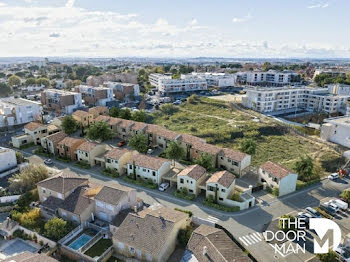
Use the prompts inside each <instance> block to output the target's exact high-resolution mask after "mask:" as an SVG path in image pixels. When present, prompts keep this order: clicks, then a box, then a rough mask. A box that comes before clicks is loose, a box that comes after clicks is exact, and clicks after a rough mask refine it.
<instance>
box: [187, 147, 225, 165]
mask: <svg viewBox="0 0 350 262" xmlns="http://www.w3.org/2000/svg"><path fill="white" fill-rule="evenodd" d="M221 150H222V149H221V148H220V147H217V146H214V145H211V144H207V143H194V144H193V145H192V147H191V158H192V159H198V158H200V157H201V155H203V154H208V155H210V156H211V159H212V166H213V167H214V168H215V167H217V166H218V155H219V153H220V152H221Z"/></svg>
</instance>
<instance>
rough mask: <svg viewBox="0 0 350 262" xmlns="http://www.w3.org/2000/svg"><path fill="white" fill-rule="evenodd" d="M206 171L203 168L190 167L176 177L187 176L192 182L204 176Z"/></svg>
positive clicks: (197, 166)
mask: <svg viewBox="0 0 350 262" xmlns="http://www.w3.org/2000/svg"><path fill="white" fill-rule="evenodd" d="M205 173H206V170H205V168H204V167H201V166H200V165H191V166H188V167H186V168H185V169H184V170H182V171H181V172H180V173H179V174H178V176H189V177H190V178H193V179H194V180H198V179H200V178H201V177H203V176H205Z"/></svg>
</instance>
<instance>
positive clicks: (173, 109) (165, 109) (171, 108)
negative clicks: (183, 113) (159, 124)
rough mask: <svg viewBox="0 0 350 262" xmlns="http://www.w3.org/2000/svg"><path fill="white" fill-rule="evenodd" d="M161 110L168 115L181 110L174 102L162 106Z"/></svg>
mask: <svg viewBox="0 0 350 262" xmlns="http://www.w3.org/2000/svg"><path fill="white" fill-rule="evenodd" d="M160 111H162V113H164V114H166V115H173V114H175V113H176V112H178V111H179V108H178V107H177V106H174V105H172V104H165V105H161V106H160Z"/></svg>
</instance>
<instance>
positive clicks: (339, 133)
mask: <svg viewBox="0 0 350 262" xmlns="http://www.w3.org/2000/svg"><path fill="white" fill-rule="evenodd" d="M324 122H325V123H324V124H323V125H322V127H321V134H320V136H321V139H323V140H326V141H330V142H333V143H336V144H339V145H342V146H345V147H347V148H350V116H341V117H333V118H327V119H325V120H324Z"/></svg>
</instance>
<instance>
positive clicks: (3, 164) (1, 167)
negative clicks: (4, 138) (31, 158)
mask: <svg viewBox="0 0 350 262" xmlns="http://www.w3.org/2000/svg"><path fill="white" fill-rule="evenodd" d="M16 167H17V158H16V152H15V151H14V150H12V149H10V148H6V147H0V173H2V172H5V171H8V170H11V169H13V168H16Z"/></svg>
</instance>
